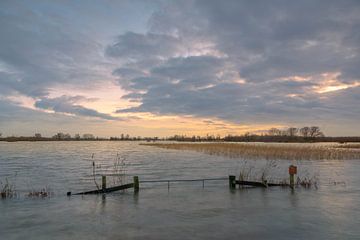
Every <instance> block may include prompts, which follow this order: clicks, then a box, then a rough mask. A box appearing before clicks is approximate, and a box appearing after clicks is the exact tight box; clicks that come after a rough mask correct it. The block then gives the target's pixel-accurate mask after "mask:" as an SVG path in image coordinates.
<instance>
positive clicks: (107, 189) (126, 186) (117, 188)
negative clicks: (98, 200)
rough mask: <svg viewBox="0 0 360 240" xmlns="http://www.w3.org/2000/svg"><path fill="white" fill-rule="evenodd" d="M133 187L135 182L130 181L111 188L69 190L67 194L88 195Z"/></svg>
mask: <svg viewBox="0 0 360 240" xmlns="http://www.w3.org/2000/svg"><path fill="white" fill-rule="evenodd" d="M132 187H134V183H128V184H124V185H121V186H115V187H110V188H106V189H105V190H93V191H87V192H80V193H74V194H71V193H70V192H69V193H68V194H67V195H88V194H101V193H110V192H115V191H120V190H125V189H128V188H132Z"/></svg>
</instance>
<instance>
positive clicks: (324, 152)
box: [143, 143, 360, 160]
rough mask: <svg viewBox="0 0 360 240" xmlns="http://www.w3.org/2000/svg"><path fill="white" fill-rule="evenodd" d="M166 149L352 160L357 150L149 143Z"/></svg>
mask: <svg viewBox="0 0 360 240" xmlns="http://www.w3.org/2000/svg"><path fill="white" fill-rule="evenodd" d="M143 145H146V146H155V147H160V148H166V149H176V150H192V151H197V152H202V153H206V154H210V155H219V156H226V157H230V158H242V159H266V160H272V159H274V160H353V159H360V151H358V150H356V149H352V148H339V147H338V146H339V145H316V144H268V143H148V144H143Z"/></svg>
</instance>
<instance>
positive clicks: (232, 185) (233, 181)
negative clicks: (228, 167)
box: [229, 175, 236, 189]
mask: <svg viewBox="0 0 360 240" xmlns="http://www.w3.org/2000/svg"><path fill="white" fill-rule="evenodd" d="M229 187H230V189H235V188H236V177H235V176H233V175H229Z"/></svg>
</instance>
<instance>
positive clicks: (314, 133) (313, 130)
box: [309, 126, 324, 137]
mask: <svg viewBox="0 0 360 240" xmlns="http://www.w3.org/2000/svg"><path fill="white" fill-rule="evenodd" d="M323 136H324V134H323V133H322V132H321V131H320V128H319V127H318V126H312V127H310V130H309V137H323Z"/></svg>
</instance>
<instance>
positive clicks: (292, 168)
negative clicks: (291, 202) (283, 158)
mask: <svg viewBox="0 0 360 240" xmlns="http://www.w3.org/2000/svg"><path fill="white" fill-rule="evenodd" d="M295 174H297V167H296V166H294V165H290V167H289V175H290V187H291V188H292V189H294V187H295V177H294V176H295Z"/></svg>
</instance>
